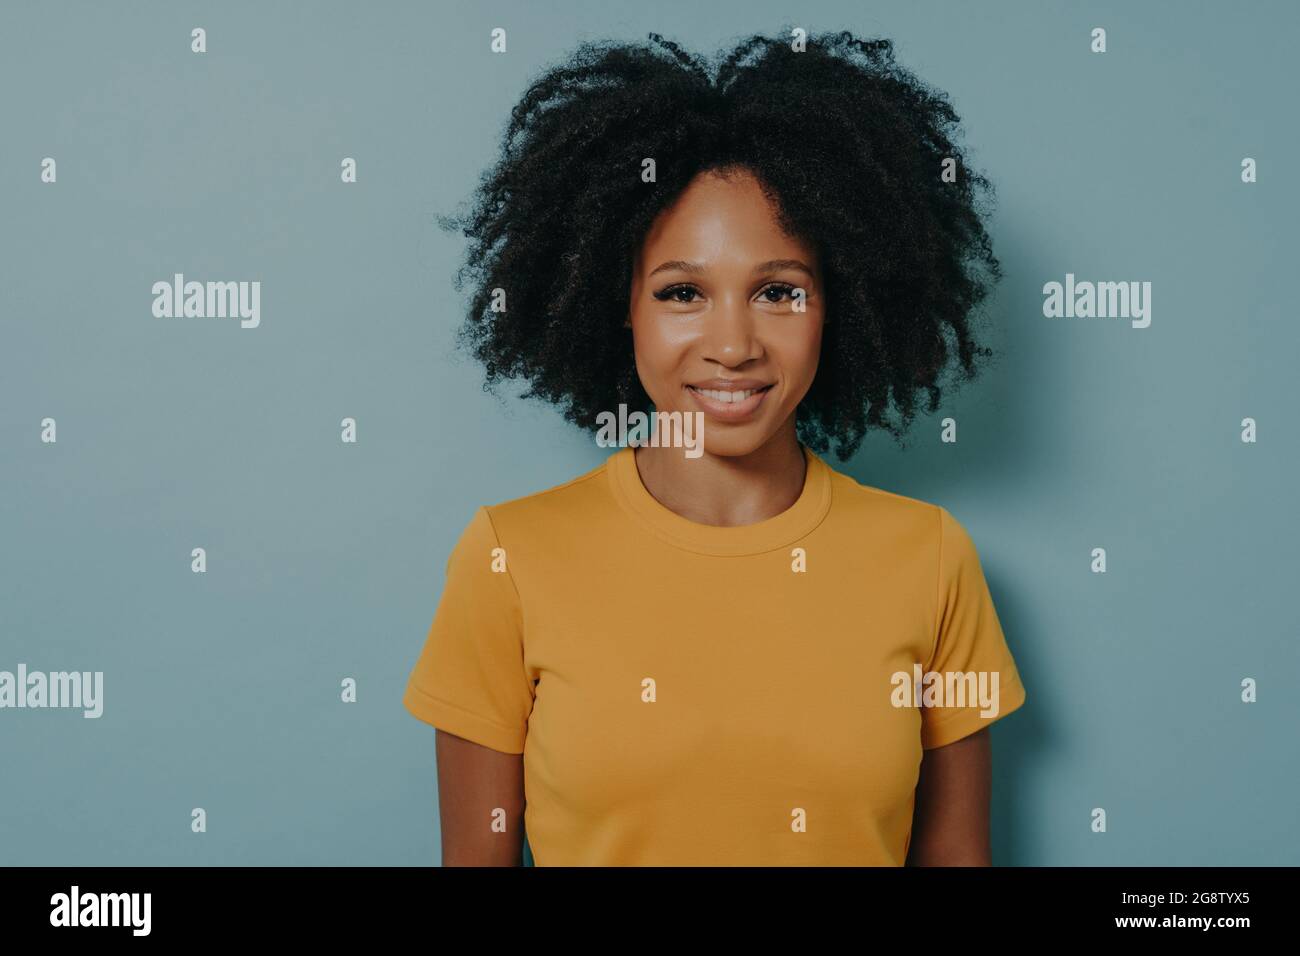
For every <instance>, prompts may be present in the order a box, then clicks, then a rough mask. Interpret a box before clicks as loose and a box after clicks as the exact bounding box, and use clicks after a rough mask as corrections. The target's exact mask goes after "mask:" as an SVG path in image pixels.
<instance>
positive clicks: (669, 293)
mask: <svg viewBox="0 0 1300 956" xmlns="http://www.w3.org/2000/svg"><path fill="white" fill-rule="evenodd" d="M795 288H796V287H795V286H793V285H790V283H788V282H769V283H768V284H767V285H765V286H764V287H763V288H762V289H761V290H760V291H759V293H758V294H759V295H762V294H763V293H764V292H767V291H768V290H769V289H779V290H780V291H782V292H784V293H786V294H787V295H790V296H793V295H794V290H795ZM682 289H689V290H691V291H692V292H698V291H699V290H698V289H696V288H695V286H693V285H691V284H690V283H688V282H679V283H677V284H676V285H670V286H669V287H668V288H666V289H660V290H659V291H658V292H655V293H653V295H654V297H655V298H656V299H658V300H659V301H660V302H668V301H670V300H672V297H673V295H674V294H676V293H677V292H679V291H681V290H682ZM676 301H678V302H679V303H680V304H681V305H690V304H691V303H690V302H682V301H681V300H676ZM767 301H768V304H769V305H779V304H780V303H779V302H773V301H772V300H771V299H768V300H767Z"/></svg>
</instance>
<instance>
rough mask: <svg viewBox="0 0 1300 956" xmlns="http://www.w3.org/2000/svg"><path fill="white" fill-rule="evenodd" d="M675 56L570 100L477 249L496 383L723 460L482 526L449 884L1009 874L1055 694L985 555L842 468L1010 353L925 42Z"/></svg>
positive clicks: (606, 466) (442, 772)
mask: <svg viewBox="0 0 1300 956" xmlns="http://www.w3.org/2000/svg"><path fill="white" fill-rule="evenodd" d="M651 41H652V42H651V43H649V44H646V45H644V46H642V45H585V46H583V47H581V48H580V49H579V50H578V52H577V53H576V54H575V55H574V57H573V59H572V61H571V62H569V63H567V64H565V65H564V66H562V67H559V68H556V69H553V70H551V71H550V72H548V73H547V74H545V75H544V76H543V77H542V78H541V79H540V80H539V81H538V82H537V83H535V84H534V85H533V86H532V87H531V88H530V89H529V91H528V92H527V94H526V95H525V96H524V98H523V100H522V101H521V102H520V103H519V104H518V106H517V107H516V108H515V110H514V112H513V115H512V119H511V124H510V127H509V130H508V131H507V134H506V137H505V143H504V147H503V153H502V156H501V159H500V161H499V163H498V164H497V166H496V167H495V169H494V170H493V171H492V173H491V174H490V175H489V176H488V177H487V178H485V179H484V181H483V183H482V185H481V188H480V192H479V194H478V196H477V197H476V199H477V201H476V204H475V205H474V207H473V209H472V211H471V212H470V213H469V214H468V215H467V216H465V217H464V218H462V219H460V220H452V221H450V222H448V223H445V224H450V225H458V226H459V227H460V228H463V229H464V231H465V234H466V235H467V236H469V237H470V238H471V239H472V240H473V243H472V247H471V250H470V254H469V261H468V265H467V267H466V269H464V270H462V272H461V274H460V276H458V287H463V283H464V280H465V278H466V276H467V275H468V276H469V277H471V278H472V282H473V290H474V296H473V302H472V306H471V311H470V318H469V320H468V323H467V325H466V328H465V330H464V331H465V335H466V338H467V339H468V341H469V344H470V345H471V347H472V348H473V350H474V352H475V354H476V355H477V357H478V358H479V359H480V360H481V361H482V362H483V363H484V364H485V365H486V367H487V373H488V378H489V382H496V381H499V380H501V379H507V378H520V379H523V380H524V381H526V382H527V383H528V384H529V389H528V391H527V393H526V394H527V395H528V396H533V397H541V398H543V399H546V400H548V401H550V402H553V403H555V404H556V405H558V406H559V407H560V408H562V409H563V411H564V413H565V414H566V416H567V417H568V418H569V419H570V420H572V421H573V422H575V423H578V424H580V425H583V426H586V427H588V428H593V427H594V426H595V425H596V424H597V423H598V422H599V421H601V420H604V421H608V420H609V417H610V416H613V415H620V414H622V415H626V413H627V412H628V410H632V411H645V410H647V409H653V410H654V412H655V413H656V414H657V415H660V416H662V417H661V418H659V419H658V420H659V421H661V422H663V423H667V422H670V421H675V422H677V423H690V422H701V423H702V424H703V430H702V440H701V441H700V442H699V443H698V445H697V447H696V448H695V449H694V451H693V452H692V449H691V448H690V447H689V446H690V441H689V438H690V435H689V432H686V431H683V432H680V433H679V432H677V431H676V430H670V431H671V433H670V434H665V435H660V433H656V437H655V440H654V441H649V442H647V441H641V442H639V443H637V447H631V446H630V445H629V446H625V447H621V448H619V450H617V451H615V452H613V453H612V454H611V455H610V456H609V457H608V458H607V459H606V460H605V462H604V463H603V464H601V465H600V466H599V467H597V468H595V469H593V470H591V471H589V472H587V473H586V474H583V475H580V476H579V477H577V478H574V479H573V480H572V481H569V482H567V483H565V484H563V485H560V486H558V487H556V488H551V489H549V490H546V491H542V492H539V493H537V494H534V495H531V496H528V497H525V498H520V499H516V500H513V501H508V502H505V503H503V504H498V505H494V506H491V507H486V508H481V509H479V511H478V512H477V513H476V514H475V516H474V517H473V519H472V520H471V521H470V522H469V525H468V527H467V528H466V529H465V531H464V533H463V535H462V537H461V539H460V541H459V543H458V544H457V545H456V547H455V549H454V551H453V553H452V554H451V557H450V560H449V561H448V565H447V580H446V586H445V590H444V592H443V595H442V598H441V601H440V603H439V606H438V609H437V613H436V614H435V616H434V621H433V625H432V627H431V629H430V632H429V635H428V639H427V641H426V643H425V646H424V649H423V653H422V654H421V655H420V657H419V660H418V662H417V664H416V665H415V668H414V670H413V672H412V674H411V678H410V683H409V685H408V687H407V691H406V695H405V699H404V703H405V705H406V707H407V708H408V709H409V710H410V711H411V712H412V713H413V714H414V715H415V716H416V717H419V718H420V719H422V720H424V721H427V722H428V723H430V724H433V725H434V726H435V727H437V728H438V733H437V763H438V780H439V794H440V805H441V814H442V847H443V863H444V864H445V865H456V864H517V863H519V862H520V853H521V847H522V841H523V839H524V830H525V823H526V831H527V839H528V843H529V846H530V848H531V850H532V853H533V858H534V861H535V862H536V864H537V865H674V864H682V865H696V864H699V865H791V864H794V865H857V864H873V865H902V864H904V863H909V864H913V865H927V864H928V865H934V864H948V865H952V864H960V865H987V864H989V863H990V862H991V861H990V851H989V823H988V815H989V792H990V750H989V741H988V731H987V727H988V724H989V723H990V722H991V721H993V720H996V719H997V718H998V717H1001V716H1003V715H1005V714H1007V713H1009V712H1011V711H1012V710H1015V709H1016V708H1017V707H1019V706H1020V705H1021V704H1022V703H1023V701H1024V698H1025V692H1024V689H1023V687H1022V685H1021V683H1020V680H1019V676H1018V674H1017V672H1016V667H1015V663H1014V661H1013V659H1012V657H1011V655H1010V653H1009V651H1008V649H1007V646H1006V643H1005V640H1004V638H1003V634H1002V631H1001V629H1000V626H999V622H998V618H997V615H996V612H995V610H994V607H993V604H992V601H991V598H990V596H989V592H988V588H987V585H986V583H985V580H984V577H983V574H982V571H981V568H980V564H979V559H978V557H977V554H976V551H975V548H974V545H973V543H972V541H971V539H970V537H969V536H968V535H967V533H966V532H965V530H964V529H963V527H962V526H961V525H960V524H958V522H957V521H956V520H955V519H954V518H953V517H952V515H951V514H949V513H948V512H947V511H946V510H945V509H944V508H942V507H940V506H938V505H935V504H930V503H927V502H923V501H920V500H917V499H913V498H908V497H904V496H901V495H896V494H892V493H889V492H886V491H883V490H880V489H877V488H872V487H869V486H864V485H861V484H859V483H858V482H856V481H854V480H853V479H851V478H849V477H848V476H846V475H843V474H841V473H839V472H838V471H835V470H833V469H832V468H831V467H830V466H829V465H828V464H827V463H826V462H825V461H824V460H823V459H822V458H821V457H820V455H819V454H818V452H821V453H825V452H826V451H827V450H828V449H829V448H830V446H831V445H834V449H835V452H836V454H837V455H838V456H839V457H840V458H841V459H844V458H846V457H848V456H849V455H851V454H852V453H853V452H854V451H855V450H856V449H857V447H858V446H859V444H860V442H861V440H862V437H863V435H864V434H865V432H866V431H867V429H868V428H870V427H873V426H874V427H878V428H883V429H885V430H887V431H889V432H890V433H891V434H893V435H894V436H895V437H896V438H899V437H901V436H902V434H903V432H904V431H905V429H906V427H907V426H908V424H909V423H910V421H911V418H912V415H913V413H914V404H915V394H916V392H918V391H919V390H921V389H925V390H926V391H927V392H928V394H929V397H930V403H929V406H928V410H929V411H931V412H933V411H934V410H935V409H936V408H937V406H938V402H939V398H940V394H941V391H940V388H939V384H938V382H939V378H940V376H941V374H942V373H943V371H944V370H945V368H946V367H947V366H948V364H949V359H950V357H951V356H952V355H953V354H954V353H955V355H956V358H957V359H958V366H959V368H960V370H961V371H962V372H963V373H964V374H965V375H966V376H970V375H972V374H973V373H974V370H975V359H976V356H979V355H987V354H988V351H987V350H981V349H978V348H977V347H976V345H975V342H974V336H973V333H972V329H971V326H970V318H971V314H972V311H973V309H974V307H975V306H976V305H977V304H978V303H979V302H980V301H981V300H982V299H983V298H984V297H985V295H986V294H987V292H988V290H989V288H990V287H991V285H992V283H993V282H995V281H996V279H997V278H998V275H999V271H998V263H997V260H996V259H995V258H994V256H993V254H992V252H991V250H990V242H989V239H988V236H987V234H986V232H985V230H984V228H983V225H982V222H981V215H980V211H979V209H978V207H977V203H976V193H977V191H978V190H987V189H988V188H989V187H988V183H987V182H986V181H985V180H984V179H983V178H981V177H979V176H978V175H976V174H974V173H972V172H971V171H970V170H968V169H966V168H965V166H964V164H963V163H962V157H961V154H960V152H959V151H958V149H957V148H956V147H955V146H954V145H953V143H952V141H951V132H952V130H953V129H954V128H955V126H956V123H957V117H956V115H955V114H954V113H953V111H952V110H951V108H950V107H949V106H948V104H947V102H946V100H945V99H944V97H943V96H942V95H941V94H938V93H935V92H933V91H930V90H929V89H928V88H927V87H925V86H924V85H922V84H921V83H920V82H919V81H918V80H917V79H916V78H915V77H913V76H912V75H911V74H909V73H907V72H906V71H904V70H903V69H901V68H900V67H898V66H897V65H896V64H895V63H894V61H893V56H892V49H891V46H890V44H889V42H888V41H883V40H879V41H869V42H867V41H858V40H855V39H854V38H852V37H851V36H849V35H848V34H838V35H829V36H822V37H815V38H812V39H810V40H809V41H808V43H807V46H806V48H801V45H800V44H798V43H797V42H795V43H787V42H785V41H777V40H766V39H763V38H753V39H751V40H749V41H746V42H745V43H743V44H742V45H741V46H739V47H738V48H737V49H735V50H734V51H733V52H731V53H730V54H729V55H728V56H726V57H724V58H723V59H722V61H721V62H720V63H719V64H718V66H717V69H716V71H711V70H709V69H708V67H707V65H706V64H705V63H703V62H701V61H699V60H697V59H695V58H693V57H690V56H688V55H687V54H685V53H684V52H682V51H681V50H680V49H679V48H678V47H677V46H676V45H674V44H672V43H669V42H667V41H664V40H663V39H662V38H660V37H658V36H656V35H652V36H651ZM891 401H892V404H893V407H894V409H895V410H896V411H897V413H898V416H899V421H892V420H891V419H890V418H889V416H888V414H887V413H888V411H889V406H890V404H891ZM620 406H625V407H624V408H623V409H622V412H620ZM674 413H678V415H677V416H676V417H674ZM643 437H644V436H643ZM661 439H662V440H661ZM678 439H680V440H678ZM918 704H920V705H922V706H917V705H918Z"/></svg>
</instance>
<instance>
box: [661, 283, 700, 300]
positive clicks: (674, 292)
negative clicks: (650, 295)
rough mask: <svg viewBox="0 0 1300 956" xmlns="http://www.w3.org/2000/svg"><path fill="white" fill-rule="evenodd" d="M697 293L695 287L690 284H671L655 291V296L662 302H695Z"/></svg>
mask: <svg viewBox="0 0 1300 956" xmlns="http://www.w3.org/2000/svg"><path fill="white" fill-rule="evenodd" d="M695 295H696V289H695V287H694V286H689V285H670V286H669V287H668V288H666V289H660V290H659V291H658V292H656V293H654V297H655V298H656V299H658V300H659V301H660V302H693V301H695V299H694V296H695ZM683 297H685V298H683Z"/></svg>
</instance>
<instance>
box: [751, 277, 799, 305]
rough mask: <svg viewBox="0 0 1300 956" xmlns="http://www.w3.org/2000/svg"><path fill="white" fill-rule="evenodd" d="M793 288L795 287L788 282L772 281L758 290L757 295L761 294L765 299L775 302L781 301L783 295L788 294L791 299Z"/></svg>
mask: <svg viewBox="0 0 1300 956" xmlns="http://www.w3.org/2000/svg"><path fill="white" fill-rule="evenodd" d="M794 290H795V287H794V286H792V285H790V284H789V283H786V282H773V283H772V284H771V285H769V286H767V287H766V288H764V289H763V290H762V291H761V292H759V295H760V296H762V297H763V299H764V300H765V301H767V302H771V303H773V304H775V303H778V302H781V301H782V297H783V296H787V295H788V296H790V298H791V299H793V298H794Z"/></svg>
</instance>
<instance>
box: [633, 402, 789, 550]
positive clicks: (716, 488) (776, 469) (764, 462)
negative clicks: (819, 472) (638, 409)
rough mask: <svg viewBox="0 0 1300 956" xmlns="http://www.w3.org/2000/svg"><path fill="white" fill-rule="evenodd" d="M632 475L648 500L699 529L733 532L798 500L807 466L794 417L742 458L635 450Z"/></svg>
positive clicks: (661, 448)
mask: <svg viewBox="0 0 1300 956" xmlns="http://www.w3.org/2000/svg"><path fill="white" fill-rule="evenodd" d="M634 454H635V456H636V466H637V471H638V472H639V473H640V475H641V483H642V484H643V485H644V486H645V489H646V491H648V492H649V493H650V494H651V496H653V497H654V498H655V499H656V500H657V501H658V502H659V503H660V504H662V505H663V506H664V507H665V508H667V509H669V510H670V511H674V512H676V513H677V514H679V515H681V516H682V517H683V518H686V519H688V520H690V521H694V522H696V523H698V524H707V525H720V526H724V527H732V526H737V525H747V524H757V523H758V522H760V521H766V520H767V519H768V518H774V517H776V516H777V515H779V514H781V512H783V511H786V510H787V509H789V508H790V506H791V505H793V504H794V503H795V502H796V501H798V500H799V496H800V495H801V494H802V493H803V486H804V478H805V474H804V473H805V471H806V465H807V462H806V460H805V459H804V454H803V449H802V448H801V447H800V446H799V440H798V438H796V436H795V429H794V418H793V416H791V418H790V419H789V420H788V421H787V422H786V425H785V426H784V427H782V428H781V430H780V431H778V432H777V433H776V434H775V435H773V436H772V437H771V439H769V440H768V442H767V443H766V444H764V445H763V446H762V447H760V448H758V449H756V450H754V451H752V452H750V453H749V454H747V455H733V456H726V455H712V454H709V452H708V451H707V450H706V451H705V453H704V454H703V455H701V456H700V457H699V458H687V457H686V456H685V455H683V454H682V450H681V449H680V448H669V447H658V448H654V447H643V448H637V449H636V450H635V452H634Z"/></svg>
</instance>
